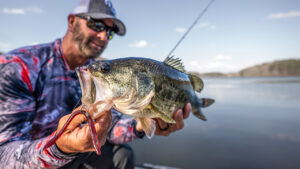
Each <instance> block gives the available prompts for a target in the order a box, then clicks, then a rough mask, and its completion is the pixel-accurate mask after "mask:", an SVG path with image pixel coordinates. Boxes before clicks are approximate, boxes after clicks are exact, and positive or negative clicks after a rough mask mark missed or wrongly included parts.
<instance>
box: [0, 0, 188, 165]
mask: <svg viewBox="0 0 300 169" xmlns="http://www.w3.org/2000/svg"><path fill="white" fill-rule="evenodd" d="M114 33H116V34H118V35H124V34H125V25H124V24H123V23H122V21H120V20H119V19H117V18H116V17H115V11H114V9H113V7H112V4H111V2H110V1H109V0H82V1H81V2H80V3H79V5H78V6H77V7H76V8H75V9H74V11H73V13H72V14H70V15H69V16H68V30H67V32H66V34H65V36H64V37H63V38H62V39H57V40H55V41H54V42H52V43H48V44H40V45H35V46H27V47H23V48H19V49H16V50H13V51H10V52H8V53H6V54H3V55H1V56H0V102H1V104H0V168H58V167H62V168H133V167H134V160H133V154H132V150H131V149H130V148H129V147H128V146H127V145H124V143H126V142H130V141H132V140H134V139H138V138H142V137H143V136H144V133H143V131H142V128H141V125H140V124H139V123H137V122H136V121H135V120H134V119H131V118H130V119H128V118H127V119H122V118H121V117H122V115H121V114H120V113H118V112H116V111H114V110H111V111H109V112H104V113H103V115H102V116H100V117H99V118H97V119H95V128H96V132H97V134H98V139H99V141H100V145H101V146H102V149H101V150H102V155H101V156H97V155H96V154H95V152H94V151H95V149H94V147H93V145H92V140H91V134H90V132H89V130H90V129H89V127H88V126H87V125H83V123H84V122H86V120H87V119H86V118H85V117H84V116H83V115H79V116H76V117H75V118H74V119H73V120H72V122H71V123H70V125H69V126H68V127H67V129H66V131H65V132H64V134H62V136H61V137H60V138H59V139H58V140H57V141H56V142H55V144H53V145H51V146H50V147H45V145H46V144H47V143H48V142H49V140H50V139H51V138H53V137H54V136H55V134H56V133H57V132H58V131H60V130H61V128H62V126H63V125H64V124H65V123H66V121H67V119H68V118H69V116H70V115H69V114H70V113H71V112H72V111H73V109H74V107H76V105H77V103H78V102H79V101H80V98H81V90H80V84H79V81H78V77H77V75H76V72H75V71H74V69H75V68H76V67H79V66H83V65H85V64H88V63H91V62H92V61H93V59H95V58H97V57H99V55H100V54H101V53H102V52H103V50H104V49H105V48H106V46H107V44H108V42H109V40H110V39H111V38H112V36H113V34H114ZM80 108H81V106H79V107H78V108H77V109H75V110H79V109H80ZM190 110H191V106H190V104H187V105H186V106H185V108H184V111H182V110H178V111H177V112H175V113H174V119H175V120H176V124H174V125H169V124H166V123H164V122H163V121H161V120H159V119H155V120H156V126H157V129H156V131H155V134H156V135H165V136H167V135H169V134H170V133H172V132H174V131H176V130H179V129H181V128H182V127H183V119H185V118H187V117H188V116H189V112H190ZM89 111H96V110H93V109H91V110H89ZM92 113H93V112H92ZM106 141H107V143H105V142H106Z"/></svg>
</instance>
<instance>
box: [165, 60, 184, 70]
mask: <svg viewBox="0 0 300 169" xmlns="http://www.w3.org/2000/svg"><path fill="white" fill-rule="evenodd" d="M164 63H165V64H167V65H169V66H171V67H173V68H174V69H176V70H178V71H180V72H183V73H185V69H184V66H183V64H182V62H181V59H180V58H174V56H171V57H167V58H166V59H165V60H164Z"/></svg>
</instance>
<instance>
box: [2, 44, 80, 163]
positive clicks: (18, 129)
mask: <svg viewBox="0 0 300 169" xmlns="http://www.w3.org/2000/svg"><path fill="white" fill-rule="evenodd" d="M60 42H61V41H60V40H56V41H55V42H54V43H50V44H43V45H39V46H30V47H24V48H20V49H17V50H14V51H11V52H9V53H7V54H4V55H0V103H1V104H0V168H44V167H46V168H49V167H50V168H52V167H54V168H55V167H59V166H62V165H64V164H66V163H68V162H69V161H70V160H72V159H73V158H75V157H74V156H72V157H70V156H68V155H65V154H63V153H61V152H60V151H59V150H58V149H57V148H56V147H55V145H53V146H51V147H49V148H47V149H44V145H45V143H46V142H47V140H48V139H49V138H50V137H53V135H51V133H53V132H55V130H56V127H57V124H58V121H59V119H60V118H61V117H62V116H64V115H66V114H69V113H70V112H71V111H72V109H73V107H74V106H75V104H76V103H77V102H78V100H80V96H81V93H80V86H79V82H78V79H77V77H76V73H75V72H74V71H71V70H68V67H67V66H66V65H65V60H64V58H63V56H62V55H61V53H60Z"/></svg>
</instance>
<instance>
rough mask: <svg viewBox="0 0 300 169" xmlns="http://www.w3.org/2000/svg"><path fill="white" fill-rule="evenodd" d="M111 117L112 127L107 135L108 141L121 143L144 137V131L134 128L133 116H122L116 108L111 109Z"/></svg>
mask: <svg viewBox="0 0 300 169" xmlns="http://www.w3.org/2000/svg"><path fill="white" fill-rule="evenodd" d="M112 117H113V118H112V119H113V120H112V127H111V129H110V131H109V133H108V135H107V140H108V141H109V142H110V143H113V144H123V143H127V142H131V141H133V140H135V139H138V138H143V137H144V135H145V133H144V132H138V131H137V130H136V128H135V127H136V121H135V120H134V119H133V118H131V117H128V118H124V117H123V115H122V114H121V113H119V112H117V111H116V110H112Z"/></svg>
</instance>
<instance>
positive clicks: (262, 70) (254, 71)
mask: <svg viewBox="0 0 300 169" xmlns="http://www.w3.org/2000/svg"><path fill="white" fill-rule="evenodd" d="M238 74H239V76H247V77H249V76H250V77H252V76H300V59H288V60H280V61H274V62H270V63H264V64H261V65H256V66H252V67H249V68H246V69H243V70H241V71H240V72H239V73H238Z"/></svg>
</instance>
